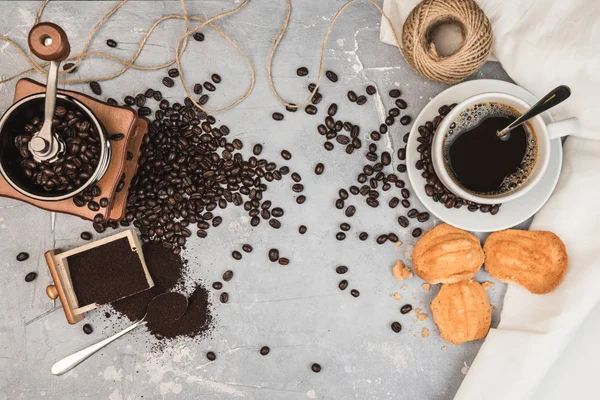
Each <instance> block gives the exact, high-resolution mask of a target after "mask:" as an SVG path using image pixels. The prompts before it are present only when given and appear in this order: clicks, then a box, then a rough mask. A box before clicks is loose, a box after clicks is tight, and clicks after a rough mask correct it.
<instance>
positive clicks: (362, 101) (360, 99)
mask: <svg viewBox="0 0 600 400" xmlns="http://www.w3.org/2000/svg"><path fill="white" fill-rule="evenodd" d="M366 102H367V98H366V97H365V96H358V97H357V98H356V104H358V105H359V106H362V105H363V104H365V103H366Z"/></svg>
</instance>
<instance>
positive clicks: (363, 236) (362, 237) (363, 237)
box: [358, 232, 369, 240]
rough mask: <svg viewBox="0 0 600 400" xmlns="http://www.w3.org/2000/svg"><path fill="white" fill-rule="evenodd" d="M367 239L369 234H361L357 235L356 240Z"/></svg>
mask: <svg viewBox="0 0 600 400" xmlns="http://www.w3.org/2000/svg"><path fill="white" fill-rule="evenodd" d="M368 237H369V234H368V233H367V232H361V233H360V234H359V235H358V238H359V239H360V240H367V238H368Z"/></svg>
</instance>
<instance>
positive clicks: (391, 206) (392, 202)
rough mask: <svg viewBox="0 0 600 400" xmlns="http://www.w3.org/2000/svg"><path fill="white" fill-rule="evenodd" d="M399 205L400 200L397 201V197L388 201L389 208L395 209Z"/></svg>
mask: <svg viewBox="0 0 600 400" xmlns="http://www.w3.org/2000/svg"><path fill="white" fill-rule="evenodd" d="M399 203H400V199H399V198H397V197H392V198H391V199H390V202H389V206H390V208H396V207H398V204H399Z"/></svg>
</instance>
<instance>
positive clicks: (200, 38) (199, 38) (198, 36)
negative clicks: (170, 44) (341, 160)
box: [194, 32, 204, 42]
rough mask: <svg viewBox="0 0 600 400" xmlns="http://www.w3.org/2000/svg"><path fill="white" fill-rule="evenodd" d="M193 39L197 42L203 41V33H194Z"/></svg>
mask: <svg viewBox="0 0 600 400" xmlns="http://www.w3.org/2000/svg"><path fill="white" fill-rule="evenodd" d="M194 39H195V40H196V41H198V42H202V41H204V34H203V33H202V32H196V33H194Z"/></svg>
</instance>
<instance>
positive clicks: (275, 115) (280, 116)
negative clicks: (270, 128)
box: [272, 112, 283, 121]
mask: <svg viewBox="0 0 600 400" xmlns="http://www.w3.org/2000/svg"><path fill="white" fill-rule="evenodd" d="M272 117H273V119H274V120H275V121H281V120H283V114H282V113H279V112H274V113H273V115H272Z"/></svg>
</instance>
